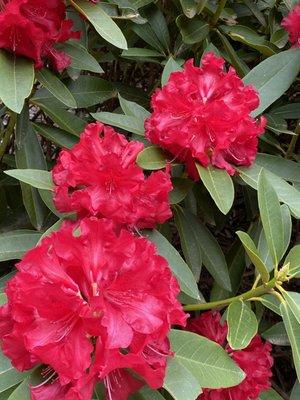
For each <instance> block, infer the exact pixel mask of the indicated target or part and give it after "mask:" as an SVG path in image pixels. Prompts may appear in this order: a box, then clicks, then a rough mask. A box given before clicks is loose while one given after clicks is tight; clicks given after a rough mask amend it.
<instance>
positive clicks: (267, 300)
mask: <svg viewBox="0 0 300 400" xmlns="http://www.w3.org/2000/svg"><path fill="white" fill-rule="evenodd" d="M260 299H261V302H262V304H263V305H264V306H265V307H267V308H268V309H269V310H271V311H273V312H274V313H275V314H277V315H281V312H280V302H279V300H278V299H277V297H275V296H273V295H271V294H264V295H263V296H261V298H260Z"/></svg>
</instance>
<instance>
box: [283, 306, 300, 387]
mask: <svg viewBox="0 0 300 400" xmlns="http://www.w3.org/2000/svg"><path fill="white" fill-rule="evenodd" d="M280 311H281V314H282V319H283V322H284V326H285V329H286V331H287V334H288V337H289V340H290V343H291V347H292V353H293V360H294V364H295V369H296V372H297V377H298V380H299V379H300V324H299V322H298V321H297V319H296V318H295V316H294V314H293V312H292V310H291V309H290V308H289V306H288V304H287V303H281V305H280Z"/></svg>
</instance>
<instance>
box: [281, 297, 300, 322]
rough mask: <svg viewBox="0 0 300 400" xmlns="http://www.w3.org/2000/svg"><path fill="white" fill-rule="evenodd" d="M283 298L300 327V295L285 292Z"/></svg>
mask: <svg viewBox="0 0 300 400" xmlns="http://www.w3.org/2000/svg"><path fill="white" fill-rule="evenodd" d="M283 297H284V299H285V301H286V302H287V304H288V306H289V308H290V310H291V311H292V313H293V314H294V317H295V318H296V320H297V321H298V323H299V325H300V293H297V292H283Z"/></svg>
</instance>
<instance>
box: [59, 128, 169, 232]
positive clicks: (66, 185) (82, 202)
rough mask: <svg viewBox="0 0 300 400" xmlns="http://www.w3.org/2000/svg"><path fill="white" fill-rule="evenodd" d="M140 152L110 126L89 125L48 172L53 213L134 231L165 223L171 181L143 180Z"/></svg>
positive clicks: (164, 177) (163, 175)
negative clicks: (94, 218)
mask: <svg viewBox="0 0 300 400" xmlns="http://www.w3.org/2000/svg"><path fill="white" fill-rule="evenodd" d="M143 147H144V146H143V144H142V143H140V142H136V141H132V142H128V141H127V140H126V138H125V137H124V136H123V135H120V134H118V133H116V132H115V131H114V129H113V128H111V127H109V126H105V125H103V124H101V123H95V124H90V125H88V126H87V128H86V129H85V131H84V132H83V133H82V134H81V137H80V142H79V143H78V144H77V145H75V146H74V147H73V148H72V149H71V150H62V151H61V153H60V156H59V159H58V162H57V164H56V166H55V167H54V169H53V171H52V176H53V180H54V183H55V184H56V188H55V197H54V203H55V206H56V207H57V209H58V210H59V211H61V212H69V211H76V212H77V213H78V214H79V216H80V217H82V216H91V215H92V216H98V217H105V218H110V219H112V220H114V221H115V222H118V223H120V224H122V225H127V226H131V227H138V228H153V227H154V226H155V225H156V224H157V223H163V222H165V221H166V220H167V219H168V218H170V217H171V215H172V213H171V209H170V204H169V199H168V194H169V192H170V191H171V190H172V184H171V180H170V176H169V173H168V172H163V171H157V172H153V173H152V174H151V175H150V176H149V177H147V178H146V177H145V175H144V173H143V170H142V169H141V168H140V167H139V166H137V165H136V157H137V155H138V153H139V152H140V151H141V150H142V149H143Z"/></svg>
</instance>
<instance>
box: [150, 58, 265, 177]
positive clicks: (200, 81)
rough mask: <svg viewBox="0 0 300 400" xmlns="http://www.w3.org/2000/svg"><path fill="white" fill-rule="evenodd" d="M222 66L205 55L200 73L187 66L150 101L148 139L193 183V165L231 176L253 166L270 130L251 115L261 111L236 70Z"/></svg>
mask: <svg viewBox="0 0 300 400" xmlns="http://www.w3.org/2000/svg"><path fill="white" fill-rule="evenodd" d="M224 63H225V62H224V60H223V59H222V58H220V57H216V56H215V55H214V54H213V53H207V54H205V56H204V57H203V59H202V65H201V67H200V68H199V67H195V66H194V65H193V64H194V62H193V60H188V61H187V62H186V64H185V65H184V69H183V71H179V72H173V74H172V75H171V76H170V79H169V81H168V83H167V84H166V85H165V86H163V88H162V89H158V90H157V91H156V92H155V94H154V95H153V96H152V99H151V107H152V110H153V112H152V114H151V116H150V117H149V119H148V120H147V121H146V125H145V127H146V136H147V138H148V139H149V140H150V141H151V142H152V143H154V144H157V145H160V146H161V147H162V148H164V149H166V150H168V151H169V152H170V153H171V154H172V155H173V156H174V157H175V158H176V159H178V160H181V161H183V162H185V163H186V166H187V169H188V172H189V174H190V175H191V177H192V178H193V179H197V178H198V177H199V175H198V172H197V169H196V166H195V162H199V163H201V164H202V165H203V166H205V167H206V166H208V165H210V164H211V165H214V166H216V167H218V168H223V169H226V170H227V171H228V172H229V173H230V174H231V175H232V174H234V173H235V168H234V166H235V165H246V166H250V165H251V164H252V163H253V161H254V159H255V156H256V153H257V144H258V136H259V135H261V134H262V133H263V132H264V127H265V125H266V120H265V118H264V117H262V118H261V119H260V120H258V121H256V120H255V119H253V118H252V117H251V115H250V113H251V111H253V110H255V109H256V108H257V107H258V105H259V96H258V93H257V91H256V90H255V89H254V88H253V87H251V86H245V85H244V83H243V82H242V80H241V79H240V78H239V77H238V76H237V74H236V72H235V70H234V69H233V68H230V69H229V71H228V72H226V71H225V70H224Z"/></svg>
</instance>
